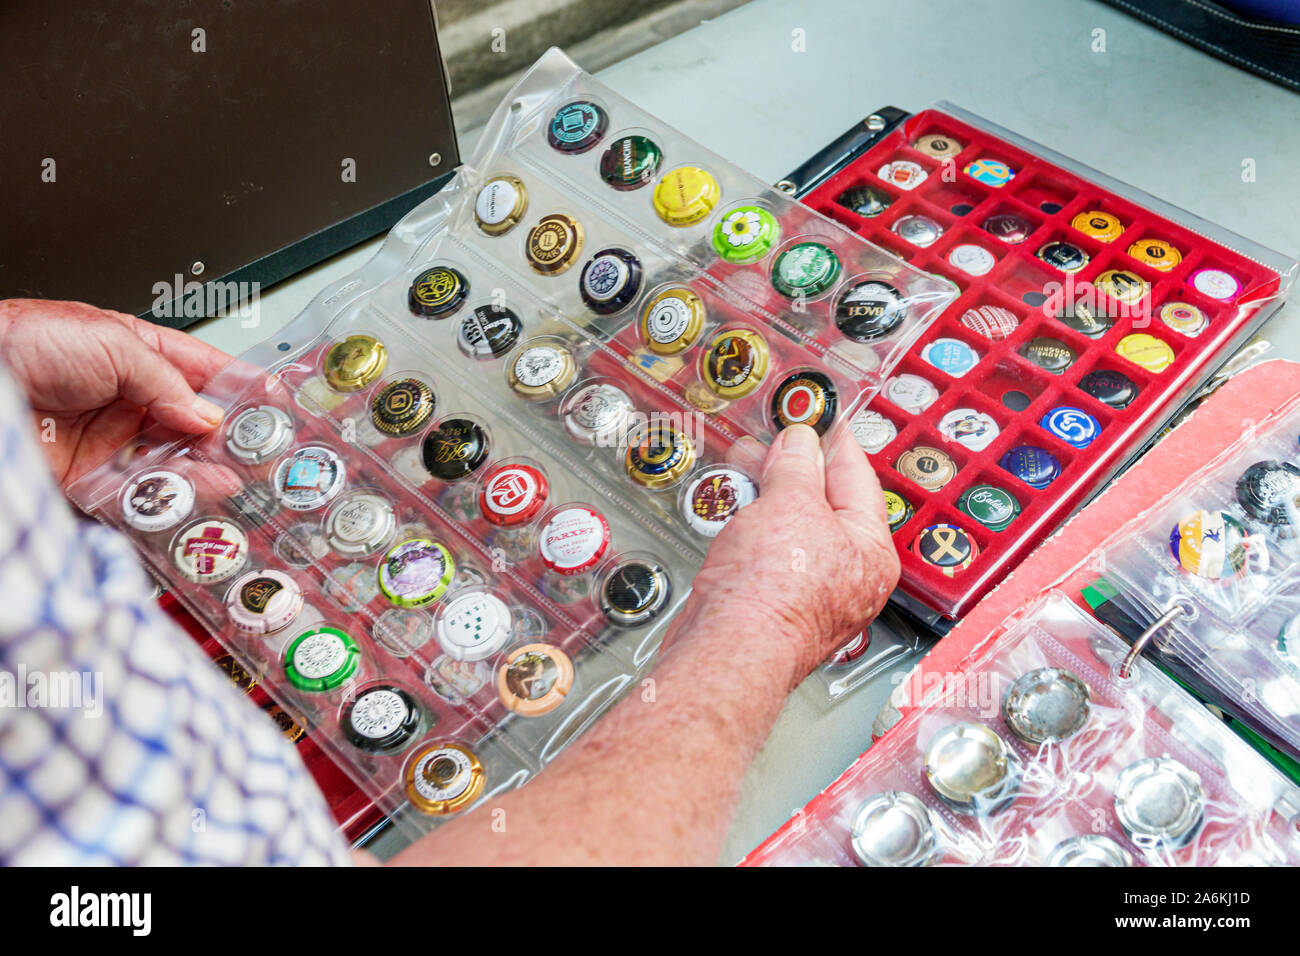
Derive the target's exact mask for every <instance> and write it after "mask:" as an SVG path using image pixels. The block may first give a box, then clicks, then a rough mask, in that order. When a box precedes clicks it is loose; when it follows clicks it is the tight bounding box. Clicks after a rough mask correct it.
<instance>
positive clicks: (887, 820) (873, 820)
mask: <svg viewBox="0 0 1300 956" xmlns="http://www.w3.org/2000/svg"><path fill="white" fill-rule="evenodd" d="M849 845H850V846H851V847H852V848H853V853H854V855H855V856H857V858H858V860H859V861H861V863H862V865H863V866H925V865H927V864H928V863H931V862H932V861H933V860H934V859H935V857H936V855H937V854H938V852H939V847H938V840H937V838H936V837H935V832H934V824H933V822H932V821H931V819H930V811H929V810H927V809H926V808H925V804H924V803H922V802H921V801H920V800H918V799H917V798H916V797H914V796H912V794H910V793H904V792H903V791H901V790H892V791H888V792H885V793H878V794H876V795H875V796H873V797H870V798H868V799H867V800H866V801H865V802H864V803H863V804H862V805H861V806H859V807H858V809H857V810H856V811H854V814H853V824H852V830H851V837H850V842H849Z"/></svg>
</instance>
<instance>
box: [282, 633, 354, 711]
mask: <svg viewBox="0 0 1300 956" xmlns="http://www.w3.org/2000/svg"><path fill="white" fill-rule="evenodd" d="M360 663H361V649H360V648H358V647H357V642H356V641H354V640H353V639H352V638H351V637H350V636H348V634H347V632H346V631H343V630H340V629H339V628H337V627H330V626H328V625H321V626H320V627H313V628H311V629H310V630H307V631H304V632H303V633H301V634H299V635H298V636H297V637H295V638H294V639H293V643H292V644H290V645H289V650H288V651H287V652H286V653H285V660H284V673H285V676H286V677H287V678H288V679H289V683H291V684H293V686H294V687H297V688H298V689H299V690H305V691H312V692H315V693H318V694H319V693H324V692H325V691H329V690H333V689H334V688H336V687H340V686H342V685H343V684H344V683H346V682H347V681H348V679H349V678H351V677H352V675H354V674H355V673H356V672H357V668H358V667H359V666H360Z"/></svg>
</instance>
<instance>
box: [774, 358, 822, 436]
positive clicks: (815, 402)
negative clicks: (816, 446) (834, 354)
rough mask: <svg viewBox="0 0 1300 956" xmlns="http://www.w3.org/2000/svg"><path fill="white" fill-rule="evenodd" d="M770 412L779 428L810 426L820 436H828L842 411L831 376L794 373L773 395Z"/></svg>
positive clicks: (819, 373) (810, 372) (816, 373)
mask: <svg viewBox="0 0 1300 956" xmlns="http://www.w3.org/2000/svg"><path fill="white" fill-rule="evenodd" d="M770 411H771V414H772V421H773V423H774V424H775V425H776V427H777V428H778V429H780V428H787V427H789V426H790V425H807V426H808V427H809V428H811V429H812V430H813V431H815V432H816V433H817V434H818V435H825V434H826V430H827V429H828V428H830V427H831V422H833V421H834V420H835V413H836V412H837V411H839V393H838V392H837V391H836V389H835V383H834V382H832V381H831V379H830V376H829V375H825V374H823V373H821V372H814V371H802V372H795V373H793V374H791V375H789V376H787V377H786V379H785V380H784V381H782V382H781V384H780V385H778V386H777V387H776V391H774V392H773V393H772V403H771V408H770Z"/></svg>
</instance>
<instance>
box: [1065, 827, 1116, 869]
mask: <svg viewBox="0 0 1300 956" xmlns="http://www.w3.org/2000/svg"><path fill="white" fill-rule="evenodd" d="M1047 865H1048V866H1132V865H1133V854H1131V853H1129V851H1128V850H1126V849H1124V848H1123V847H1122V846H1120V845H1119V844H1118V843H1116V842H1115V841H1114V840H1112V839H1111V838H1110V837H1108V836H1105V835H1104V834H1100V833H1085V834H1083V835H1082V836H1077V837H1070V838H1069V839H1068V840H1062V841H1061V842H1060V843H1058V844H1056V846H1054V847H1052V852H1051V853H1050V854H1048V856H1047Z"/></svg>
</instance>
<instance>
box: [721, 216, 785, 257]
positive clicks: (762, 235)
mask: <svg viewBox="0 0 1300 956" xmlns="http://www.w3.org/2000/svg"><path fill="white" fill-rule="evenodd" d="M780 237H781V226H780V224H779V223H778V222H777V221H776V216H774V215H772V213H771V212H770V211H769V210H767V209H765V208H763V207H762V206H737V207H736V208H735V209H733V210H731V211H730V212H729V213H727V214H726V215H725V216H723V217H722V219H721V220H720V221H719V222H718V224H717V225H716V226H714V227H713V251H714V252H716V253H717V254H718V256H719V257H720V258H722V259H723V260H724V261H726V262H733V263H736V264H744V263H748V262H757V261H758V260H759V259H762V258H763V257H764V256H765V255H767V254H768V253H769V252H771V251H772V247H773V246H775V245H776V243H777V241H778V240H779V239H780Z"/></svg>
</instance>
